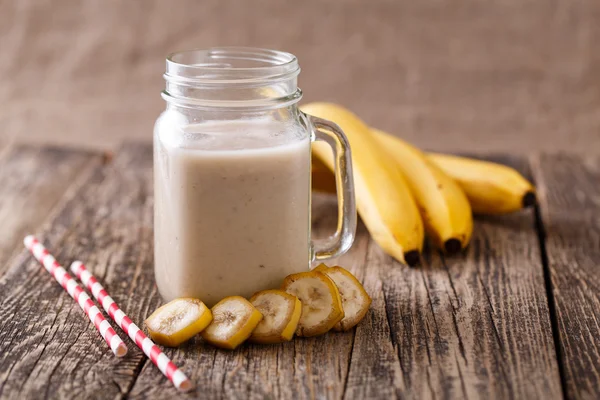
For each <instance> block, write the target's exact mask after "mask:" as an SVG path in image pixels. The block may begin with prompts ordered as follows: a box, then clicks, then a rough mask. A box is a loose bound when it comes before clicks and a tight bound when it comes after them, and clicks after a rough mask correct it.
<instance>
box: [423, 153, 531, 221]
mask: <svg viewBox="0 0 600 400" xmlns="http://www.w3.org/2000/svg"><path fill="white" fill-rule="evenodd" d="M428 158H429V160H431V161H432V162H433V163H435V164H436V165H437V166H438V167H440V169H441V170H442V171H444V172H445V173H446V174H447V175H448V176H450V177H451V178H453V179H454V180H455V181H456V182H457V183H458V184H459V185H460V187H461V188H462V189H463V191H464V192H465V194H466V195H467V198H468V199H469V202H470V203H471V208H472V209H473V212H475V213H479V214H505V213H509V212H513V211H518V210H520V209H522V208H524V207H529V206H533V205H534V204H535V203H536V196H535V187H533V185H532V184H531V183H530V182H529V181H528V180H527V179H525V178H524V177H523V176H522V175H521V174H519V173H518V172H517V171H516V170H514V169H513V168H510V167H507V166H505V165H501V164H497V163H493V162H489V161H480V160H474V159H470V158H465V157H457V156H450V155H445V154H436V153H429V154H428Z"/></svg>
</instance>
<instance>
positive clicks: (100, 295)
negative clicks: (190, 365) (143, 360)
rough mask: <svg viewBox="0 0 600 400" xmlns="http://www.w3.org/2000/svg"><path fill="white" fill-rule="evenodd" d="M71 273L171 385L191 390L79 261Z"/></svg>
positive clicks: (185, 378) (154, 345)
mask: <svg viewBox="0 0 600 400" xmlns="http://www.w3.org/2000/svg"><path fill="white" fill-rule="evenodd" d="M71 271H72V272H73V273H74V274H75V275H76V276H77V277H78V278H79V279H80V280H81V282H83V284H84V285H85V286H86V287H87V288H88V290H89V291H90V292H92V295H94V297H95V298H96V300H98V302H99V303H100V304H102V307H104V309H105V310H106V312H107V313H108V315H110V317H111V318H112V319H113V320H114V321H115V322H116V323H117V325H119V326H120V327H121V329H123V330H124V331H125V333H127V335H129V337H130V338H131V340H133V341H134V342H135V344H136V345H137V346H138V347H139V348H140V349H142V351H143V352H144V354H145V355H146V356H147V357H148V358H149V359H150V360H151V361H152V362H153V363H154V365H156V366H157V367H158V369H159V370H160V372H162V373H163V375H165V376H166V377H167V378H168V379H169V380H170V381H171V382H173V385H175V387H176V388H177V389H179V390H181V391H184V392H186V391H188V390H190V389H192V387H193V385H192V381H190V380H189V379H188V377H187V376H185V374H184V373H183V372H182V371H181V370H180V369H179V368H177V366H176V365H175V364H174V363H173V362H172V361H171V360H169V357H167V356H166V355H165V353H163V352H162V351H161V350H160V347H158V346H157V345H156V344H154V342H153V341H152V340H151V339H150V338H149V337H147V336H146V335H145V334H144V332H143V331H142V330H141V329H140V328H138V326H137V325H136V324H134V323H133V321H131V319H129V317H128V316H127V315H125V313H124V312H123V311H122V310H121V309H120V308H119V306H118V305H117V303H115V301H114V300H113V299H112V298H111V297H110V296H109V294H108V292H107V291H106V290H105V289H104V288H103V287H102V285H101V284H100V282H98V280H97V279H96V278H95V277H94V275H92V274H91V273H90V271H88V270H87V268H86V267H85V265H83V263H82V262H81V261H75V262H73V264H71Z"/></svg>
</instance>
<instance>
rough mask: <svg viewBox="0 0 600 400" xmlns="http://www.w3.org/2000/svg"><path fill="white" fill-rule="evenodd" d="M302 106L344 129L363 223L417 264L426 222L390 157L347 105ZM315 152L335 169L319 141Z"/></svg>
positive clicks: (389, 249) (399, 257)
mask: <svg viewBox="0 0 600 400" xmlns="http://www.w3.org/2000/svg"><path fill="white" fill-rule="evenodd" d="M302 110H303V111H304V112H306V113H307V114H311V115H314V116H317V117H320V118H324V119H328V120H330V121H333V122H335V123H336V124H338V125H339V126H340V127H341V128H342V130H343V131H344V133H345V134H346V136H347V138H348V141H349V142H350V146H351V148H352V165H353V168H354V189H355V193H356V204H357V208H358V212H359V214H360V216H361V218H362V220H363V222H364V223H365V225H366V226H367V229H368V230H369V232H370V233H371V236H372V237H373V239H374V240H375V241H376V242H377V243H378V244H379V245H380V246H381V247H382V248H383V250H385V251H386V252H387V253H388V254H390V255H391V256H392V257H394V258H396V259H397V260H399V261H402V262H406V263H407V264H409V265H415V264H417V263H418V262H419V259H420V253H421V250H422V247H423V238H424V232H423V221H422V220H421V216H420V215H419V210H418V209H417V205H416V203H415V199H414V198H413V196H412V194H411V193H410V189H409V188H408V185H407V183H406V181H405V180H404V177H403V176H402V173H401V172H400V170H399V169H398V168H397V167H396V165H395V164H394V161H393V159H392V158H391V156H390V155H389V154H387V152H385V150H384V149H383V148H382V147H381V146H380V144H379V142H378V141H377V139H376V138H375V137H374V136H373V134H372V133H371V132H370V130H369V127H368V126H367V125H365V124H364V123H363V122H362V121H361V120H360V119H359V118H358V117H356V116H355V115H354V114H352V113H351V112H350V111H348V110H346V109H344V108H343V107H340V106H337V105H334V104H328V103H311V104H307V105H305V106H303V107H302ZM313 155H314V156H316V157H317V158H319V159H320V160H321V161H323V163H324V164H325V165H327V167H328V168H329V169H330V170H333V157H332V154H331V151H330V150H329V147H328V146H327V145H325V144H324V143H315V144H314V145H313Z"/></svg>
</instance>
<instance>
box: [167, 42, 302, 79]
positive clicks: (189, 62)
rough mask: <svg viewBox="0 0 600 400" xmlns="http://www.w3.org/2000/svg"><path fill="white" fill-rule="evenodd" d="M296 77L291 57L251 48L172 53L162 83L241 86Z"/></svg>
mask: <svg viewBox="0 0 600 400" xmlns="http://www.w3.org/2000/svg"><path fill="white" fill-rule="evenodd" d="M299 73H300V67H299V65H298V59H297V58H296V56H294V55H293V54H291V53H287V52H284V51H279V50H269V49H261V48H252V47H212V48H208V49H195V50H187V51H180V52H174V53H171V54H169V56H168V57H167V68H166V72H165V79H166V80H169V81H179V82H182V83H183V82H185V83H189V84H194V83H195V84H209V85H210V84H234V85H237V84H243V85H248V84H252V83H259V82H264V81H265V80H269V81H271V80H274V79H282V80H283V79H290V78H293V77H295V76H297V75H298V74H299Z"/></svg>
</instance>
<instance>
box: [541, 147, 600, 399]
mask: <svg viewBox="0 0 600 400" xmlns="http://www.w3.org/2000/svg"><path fill="white" fill-rule="evenodd" d="M533 166H534V171H535V178H536V181H537V185H538V188H539V192H540V198H541V211H542V212H541V214H542V219H543V224H544V230H545V235H546V250H547V264H548V266H549V269H550V274H551V280H552V293H553V300H554V305H555V308H556V325H557V329H558V332H559V340H560V356H561V361H562V365H564V378H565V383H566V394H567V397H568V398H572V399H595V398H598V396H599V393H600V322H599V321H600V273H599V271H598V267H599V266H600V157H592V156H590V157H583V158H577V157H573V156H567V155H557V156H542V157H535V158H534V159H533Z"/></svg>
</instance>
